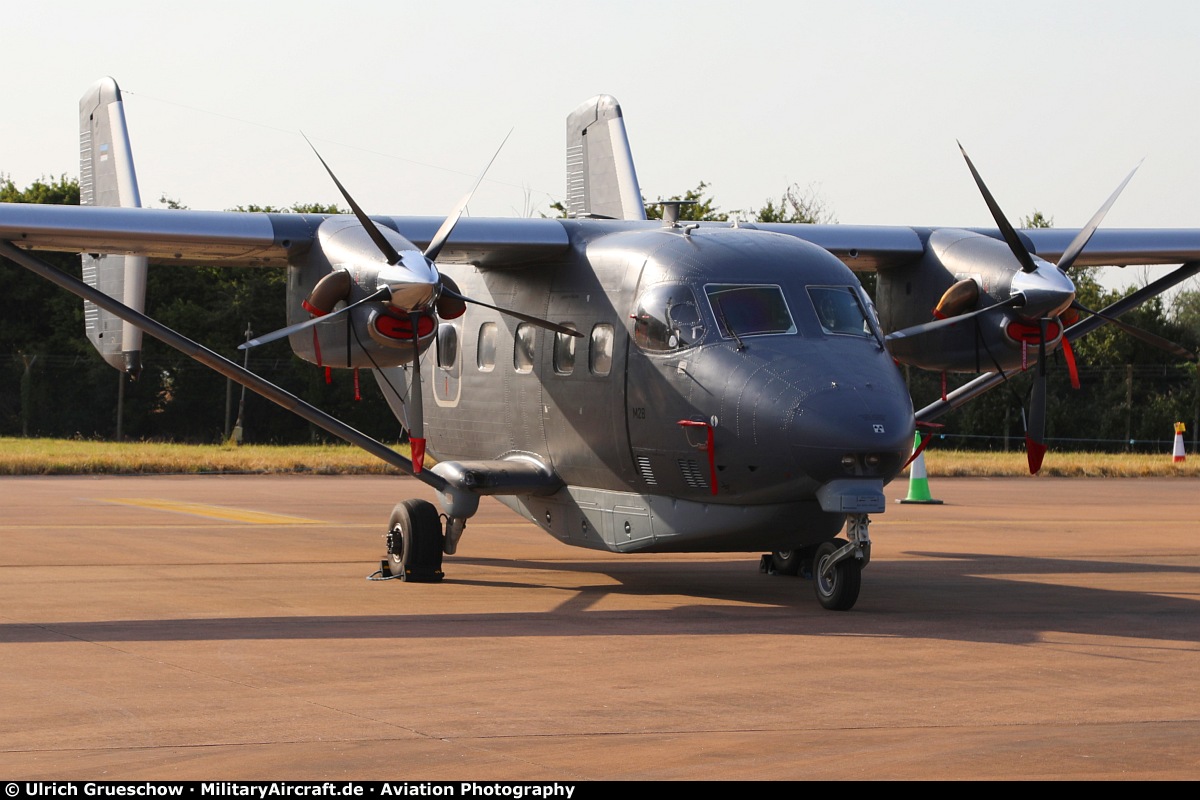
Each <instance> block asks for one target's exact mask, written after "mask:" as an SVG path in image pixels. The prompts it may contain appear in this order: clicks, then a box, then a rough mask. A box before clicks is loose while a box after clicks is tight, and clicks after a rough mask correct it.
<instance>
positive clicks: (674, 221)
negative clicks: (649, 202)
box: [655, 200, 696, 228]
mask: <svg viewBox="0 0 1200 800" xmlns="http://www.w3.org/2000/svg"><path fill="white" fill-rule="evenodd" d="M655 205H658V206H662V210H663V215H662V220H663V227H664V228H678V227H679V209H680V207H681V206H694V205H696V201H695V200H659V201H658V202H657V203H655Z"/></svg>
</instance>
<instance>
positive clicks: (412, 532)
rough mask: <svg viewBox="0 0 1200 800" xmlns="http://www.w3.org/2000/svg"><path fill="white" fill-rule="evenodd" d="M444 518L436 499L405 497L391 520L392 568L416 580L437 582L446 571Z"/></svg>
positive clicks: (389, 557)
mask: <svg viewBox="0 0 1200 800" xmlns="http://www.w3.org/2000/svg"><path fill="white" fill-rule="evenodd" d="M444 543H445V537H444V536H443V534H442V520H441V518H440V517H439V516H438V512H437V509H436V508H435V507H434V505H433V504H432V503H429V502H427V501H425V500H405V501H404V502H402V503H398V504H397V505H396V507H395V508H394V509H392V518H391V520H389V521H388V554H387V562H388V570H389V571H390V572H391V573H392V575H393V577H397V578H400V579H401V580H404V581H410V582H413V583H437V582H438V581H440V580H441V579H442V578H443V577H445V573H443V572H442V547H443V545H444Z"/></svg>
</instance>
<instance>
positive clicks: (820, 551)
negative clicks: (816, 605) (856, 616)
mask: <svg viewBox="0 0 1200 800" xmlns="http://www.w3.org/2000/svg"><path fill="white" fill-rule="evenodd" d="M846 544H847V542H846V540H845V539H830V540H829V541H828V542H824V543H822V544H821V546H820V547H818V548H817V552H816V555H814V556H813V587H814V588H815V590H816V593H817V600H818V601H819V602H820V603H821V605H822V606H824V607H825V608H828V609H830V610H831V611H849V610H850V609H851V608H853V607H854V603H855V602H856V601H857V600H858V590H859V589H860V588H862V566H861V565H860V564H859V563H858V559H856V558H847V559H845V560H843V561H839V562H838V563H837V564H834V565H833V566H830V564H829V562H830V561H831V560H832V558H833V554H834V553H836V552H837V551H838V550H840V549H842V548H843V547H845V546H846Z"/></svg>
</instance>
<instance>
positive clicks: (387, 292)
mask: <svg viewBox="0 0 1200 800" xmlns="http://www.w3.org/2000/svg"><path fill="white" fill-rule="evenodd" d="M391 296H392V290H391V289H389V288H388V287H386V286H384V287H382V288H380V289H379V290H378V291H376V292H374V293H373V294H369V295H367V296H366V297H364V298H363V299H362V300H359V301H358V302H356V303H351V304H350V305H348V306H343V307H342V308H339V309H338V310H337V311H334V312H332V313H329V314H322V315H320V316H317V317H313V318H312V319H306V320H304V321H303V322H297V323H296V324H295V325H288V326H287V327H286V328H280V329H279V330H277V331H271V332H270V333H264V334H263V335H262V336H259V337H258V338H256V339H250V340H249V341H247V342H245V343H243V344H239V345H238V350H249V349H250V348H251V347H258V346H259V345H264V344H270V343H271V342H275V341H278V340H279V339H283V338H284V337H287V336H291V335H292V334H293V333H297V332H299V331H303V330H307V329H308V328H311V327H312V326H314V325H317V324H318V323H321V322H328V321H329V320H331V319H334V318H336V317H340V316H341V315H342V314H345V313H346V312H347V311H349V310H350V309H353V308H358V307H359V306H361V305H365V304H366V303H373V302H376V301H378V300H387V299H388V298H390V297H391ZM305 305H310V304H309V303H308V302H307V301H305Z"/></svg>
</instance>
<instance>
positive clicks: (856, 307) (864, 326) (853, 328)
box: [808, 286, 874, 338]
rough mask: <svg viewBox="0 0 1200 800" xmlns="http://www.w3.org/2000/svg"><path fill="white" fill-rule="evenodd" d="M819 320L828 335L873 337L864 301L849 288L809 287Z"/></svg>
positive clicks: (809, 293)
mask: <svg viewBox="0 0 1200 800" xmlns="http://www.w3.org/2000/svg"><path fill="white" fill-rule="evenodd" d="M808 296H809V297H810V298H812V304H813V308H815V309H816V310H817V319H819V320H820V321H821V328H822V329H824V331H825V332H826V333H834V334H842V335H847V336H862V337H866V338H870V337H872V336H873V335H874V334H873V332H872V330H871V324H870V323H869V322H868V321H867V315H866V312H865V311H864V310H863V306H862V301H861V300H860V299H859V297H858V295H857V294H856V293H855V291H854V289H853V288H851V287H849V286H809V287H808Z"/></svg>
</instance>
